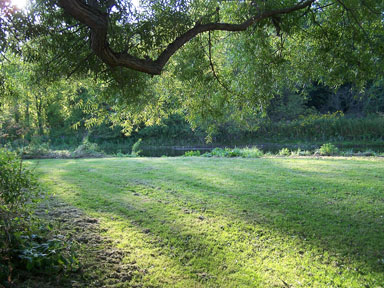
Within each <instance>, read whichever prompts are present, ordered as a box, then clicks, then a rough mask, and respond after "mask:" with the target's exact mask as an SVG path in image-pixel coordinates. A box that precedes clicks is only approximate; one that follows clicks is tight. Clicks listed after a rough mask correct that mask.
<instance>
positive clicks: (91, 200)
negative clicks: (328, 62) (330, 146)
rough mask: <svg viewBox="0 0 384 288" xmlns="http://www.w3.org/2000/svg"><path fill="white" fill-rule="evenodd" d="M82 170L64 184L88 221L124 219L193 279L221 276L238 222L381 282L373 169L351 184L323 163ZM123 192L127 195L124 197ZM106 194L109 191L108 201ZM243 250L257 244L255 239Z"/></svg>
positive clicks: (164, 163)
mask: <svg viewBox="0 0 384 288" xmlns="http://www.w3.org/2000/svg"><path fill="white" fill-rule="evenodd" d="M80 161H82V160H79V161H73V162H71V163H66V165H67V166H66V167H65V168H64V169H74V170H75V171H72V172H70V170H66V171H61V174H60V177H59V178H60V181H63V182H66V181H68V182H69V183H71V185H74V186H75V187H76V189H77V190H78V193H76V195H74V196H73V197H74V198H73V200H75V201H79V202H81V206H82V207H84V208H86V209H89V210H91V211H92V210H93V211H95V212H98V213H100V212H102V213H109V214H115V215H119V216H120V217H122V218H123V219H127V220H129V221H130V223H131V224H132V225H134V226H135V229H137V231H146V229H151V232H152V233H153V234H154V235H155V236H156V238H158V239H160V240H159V241H158V242H157V243H156V244H154V245H155V246H159V247H162V249H165V250H166V251H167V253H168V252H169V253H171V252H172V253H173V254H175V255H177V258H178V259H179V260H178V261H179V262H180V265H181V266H185V265H191V266H192V267H191V268H190V270H196V271H203V269H204V267H205V268H206V269H207V270H208V271H209V272H211V273H213V274H214V273H215V271H216V270H217V269H225V267H224V266H225V265H226V266H228V265H227V264H228V263H226V262H227V260H226V255H231V254H230V253H229V250H230V248H225V247H226V245H227V239H228V237H229V236H227V237H220V236H219V235H220V234H221V233H224V232H221V231H220V229H222V226H223V225H222V224H225V225H227V226H225V227H224V229H225V230H229V231H230V232H231V231H232V232H236V231H234V230H233V229H234V228H228V227H230V226H229V224H231V225H232V223H239V222H241V223H242V226H241V227H239V228H238V229H239V230H242V229H248V230H249V229H250V231H251V232H250V233H251V234H257V231H256V230H257V229H259V228H257V227H264V228H265V229H267V230H270V231H274V232H273V233H279V234H281V235H285V236H283V237H284V239H286V240H287V241H289V240H288V239H289V238H290V237H292V236H296V237H298V238H299V239H300V242H303V243H305V244H303V245H304V247H317V248H319V249H320V250H322V251H324V252H325V251H326V252H327V253H330V254H332V255H334V256H335V257H336V258H338V259H340V262H341V263H343V262H345V261H347V262H348V263H347V264H351V263H352V262H358V263H359V265H363V266H365V267H361V270H364V269H365V270H367V271H368V272H369V271H372V272H384V269H383V268H384V267H383V263H381V262H380V261H381V260H382V259H383V258H384V229H383V225H384V221H383V220H384V219H383V217H384V198H383V196H382V195H383V194H382V193H383V191H382V190H380V187H383V185H384V183H383V179H382V178H379V179H372V177H371V176H370V173H371V172H372V171H373V170H372V169H367V170H366V171H364V170H362V171H361V175H360V177H357V178H355V179H353V177H355V176H356V173H352V174H351V173H350V171H352V172H355V171H354V170H353V169H352V170H351V169H350V168H348V169H347V170H348V171H347V170H345V171H344V172H345V173H344V172H343V171H340V170H338V169H337V168H334V167H332V165H331V164H332V163H330V164H324V163H326V162H324V161H323V162H321V161H322V160H319V162H318V164H319V165H320V166H321V165H323V167H320V168H319V169H317V168H314V167H315V166H313V165H316V163H315V164H313V163H312V164H310V165H309V168H311V169H309V168H308V171H306V169H305V167H298V166H297V165H296V166H295V165H294V164H293V165H287V162H284V160H283V159H280V160H278V161H276V160H275V159H258V160H254V161H250V160H248V161H246V160H243V161H239V160H237V159H233V160H232V159H231V160H225V161H223V160H216V159H208V160H205V159H204V160H202V161H200V162H198V161H194V162H193V164H192V165H190V166H183V167H180V163H181V162H180V161H181V160H180V159H179V160H174V161H172V160H169V159H168V160H166V159H165V160H154V163H153V162H150V161H143V160H141V159H129V160H127V162H121V163H119V164H118V165H117V166H114V165H111V166H109V167H108V168H107V169H106V170H104V169H100V171H96V172H89V173H88V170H85V169H87V168H86V167H87V166H84V165H91V166H92V167H95V169H98V167H99V168H101V167H100V166H98V164H97V163H100V164H102V163H103V161H104V160H95V161H90V162H83V163H82V162H80ZM128 161H129V162H128ZM186 161H191V160H186ZM303 161H304V160H303ZM120 164H121V165H120ZM347 164H348V163H347ZM363 164H364V162H363V163H362V165H363ZM102 165H104V164H102ZM107 165H108V164H107ZM58 166H60V165H58ZM138 167H139V168H138ZM229 167H231V168H229ZM383 167H384V163H381V166H380V164H379V165H377V169H379V170H380V169H381V171H383ZM122 168H123V169H124V171H125V172H124V175H125V176H124V177H123V178H121V177H120V179H119V180H120V181H117V182H118V184H114V182H116V181H114V180H113V177H114V171H115V172H118V173H121V171H122V170H120V169H122ZM202 168H204V169H206V170H205V171H204V173H202V172H201V169H202ZM327 168H329V169H328V170H331V171H328V170H327ZM76 169H77V170H76ZM115 169H118V170H115ZM356 169H359V167H356ZM362 169H363V168H362ZM341 170H342V169H341ZM76 171H77V172H78V171H82V172H84V175H83V176H84V177H87V180H85V179H83V181H92V182H93V184H94V185H95V190H92V189H91V190H87V189H84V186H83V184H82V183H81V181H80V183H73V181H72V180H70V179H71V177H73V175H76ZM357 171H358V170H357ZM130 172H131V173H130ZM379 172H380V171H379ZM340 173H341V174H340ZM343 173H344V174H343ZM343 175H344V176H343ZM339 177H343V178H339ZM160 178H161V179H160ZM137 179H140V181H136V180H137ZM122 183H127V185H126V186H124V187H122V186H121V184H122ZM225 183H227V184H228V185H225ZM369 188H372V189H371V190H369ZM108 189H112V190H113V191H112V190H111V191H109V192H108V193H103V190H104V191H106V190H108ZM100 190H101V191H100ZM135 194H136V195H135ZM215 219H219V220H215ZM206 225H210V228H209V229H208V228H207V227H206ZM186 226H188V227H189V228H188V227H186ZM256 226H257V227H256ZM252 227H254V228H255V227H256V228H257V229H256V228H255V229H256V230H255V229H253V228H252ZM231 229H232V230H231ZM237 232H238V231H237ZM240 232H244V231H240ZM248 232H249V231H248ZM248 232H247V233H248ZM248 234H249V233H248ZM212 240H215V244H212V243H211V242H212ZM245 242H247V243H251V242H252V241H251V238H249V239H247V241H245ZM245 242H244V245H246V243H245ZM171 247H173V248H172V249H171ZM216 247H221V248H220V249H219V250H216V249H215V248H216ZM223 247H224V248H223ZM171 250H173V251H171ZM213 250H215V251H213ZM232 256H233V255H232ZM196 259H199V260H196ZM190 261H192V262H191V263H190ZM175 265H176V264H175ZM365 272H366V271H365ZM365 272H364V273H365ZM254 276H255V277H256V276H257V275H254Z"/></svg>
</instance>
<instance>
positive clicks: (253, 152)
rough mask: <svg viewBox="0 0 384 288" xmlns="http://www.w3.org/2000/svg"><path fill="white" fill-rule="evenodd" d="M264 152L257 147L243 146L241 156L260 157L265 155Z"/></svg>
mask: <svg viewBox="0 0 384 288" xmlns="http://www.w3.org/2000/svg"><path fill="white" fill-rule="evenodd" d="M263 155H264V153H263V151H261V150H260V149H259V148H257V147H251V148H248V147H246V148H243V149H241V157H244V158H258V157H261V156H263Z"/></svg>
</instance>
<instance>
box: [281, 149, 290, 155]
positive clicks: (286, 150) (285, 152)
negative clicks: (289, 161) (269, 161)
mask: <svg viewBox="0 0 384 288" xmlns="http://www.w3.org/2000/svg"><path fill="white" fill-rule="evenodd" d="M279 155H280V156H289V155H291V151H289V149H288V148H282V149H281V150H280V151H279Z"/></svg>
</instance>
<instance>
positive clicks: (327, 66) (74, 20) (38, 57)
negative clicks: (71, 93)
mask: <svg viewBox="0 0 384 288" xmlns="http://www.w3.org/2000/svg"><path fill="white" fill-rule="evenodd" d="M135 4H136V5H135ZM0 8H1V18H0V19H1V25H2V27H3V29H2V34H1V35H0V41H1V47H2V50H3V55H4V51H5V50H6V48H9V49H11V50H13V51H16V52H17V53H20V54H21V55H22V57H23V59H24V60H25V61H29V62H35V63H37V64H36V66H35V70H36V71H38V72H36V73H40V74H39V75H40V76H36V77H38V78H41V79H42V78H44V79H48V80H49V79H52V81H53V79H54V78H59V77H62V76H64V77H69V76H76V77H89V76H92V77H94V78H95V79H97V80H98V82H99V84H100V83H101V84H100V85H101V86H100V87H101V89H100V91H101V93H104V96H105V97H104V101H105V102H106V103H107V105H106V106H108V107H111V106H113V108H111V109H113V110H114V111H115V112H116V113H115V115H114V117H116V118H118V121H123V122H124V121H125V120H127V119H135V121H149V123H151V121H153V119H155V118H158V117H161V116H162V115H164V114H165V113H167V112H166V111H170V110H173V109H181V110H182V111H185V113H186V114H187V116H188V118H189V120H190V121H191V122H196V121H197V122H198V120H199V119H202V118H205V119H206V118H210V119H211V120H212V121H220V117H228V115H231V116H230V117H235V118H236V119H239V120H247V117H248V116H249V115H255V113H256V114H259V113H263V111H265V107H266V105H267V104H268V102H269V101H270V99H272V98H273V97H274V95H276V94H279V93H282V91H283V90H284V89H291V90H296V91H300V90H301V89H303V87H305V86H306V85H309V83H313V82H316V83H325V84H326V85H328V86H330V87H338V86H340V85H341V84H343V83H353V84H355V85H356V86H358V87H360V88H363V87H364V85H365V84H366V83H367V82H369V81H373V80H376V79H379V78H382V72H383V71H382V69H381V67H383V64H384V63H383V55H384V51H383V50H384V41H383V39H384V38H383V37H384V29H383V25H384V17H383V11H384V1H382V0H364V1H357V0H350V1H345V0H301V1H298V0H284V1H281V0H279V1H277V0H268V1H267V0H259V1H258V0H253V1H247V0H245V1H229V0H228V1H224V0H222V1H217V0H216V1H213V0H142V1H140V5H139V6H138V5H137V2H131V1H129V0H121V1H119V0H115V1H114V0H108V1H107V0H87V1H81V0H58V1H51V0H49V1H48V0H36V1H35V2H32V4H31V6H30V9H29V10H27V11H17V10H15V9H14V8H13V7H12V5H11V4H10V3H9V2H7V1H3V2H2V6H1V7H0ZM160 74H161V76H156V77H153V75H160ZM100 113H101V114H102V113H103V112H102V111H101V112H100ZM99 116H100V115H99ZM127 121H128V122H132V120H127ZM128 126H129V125H128Z"/></svg>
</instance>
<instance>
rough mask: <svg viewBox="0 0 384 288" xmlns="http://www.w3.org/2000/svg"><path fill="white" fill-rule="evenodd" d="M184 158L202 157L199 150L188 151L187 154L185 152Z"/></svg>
mask: <svg viewBox="0 0 384 288" xmlns="http://www.w3.org/2000/svg"><path fill="white" fill-rule="evenodd" d="M184 156H185V157H192V156H200V151H199V150H196V151H187V152H185V154H184Z"/></svg>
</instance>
